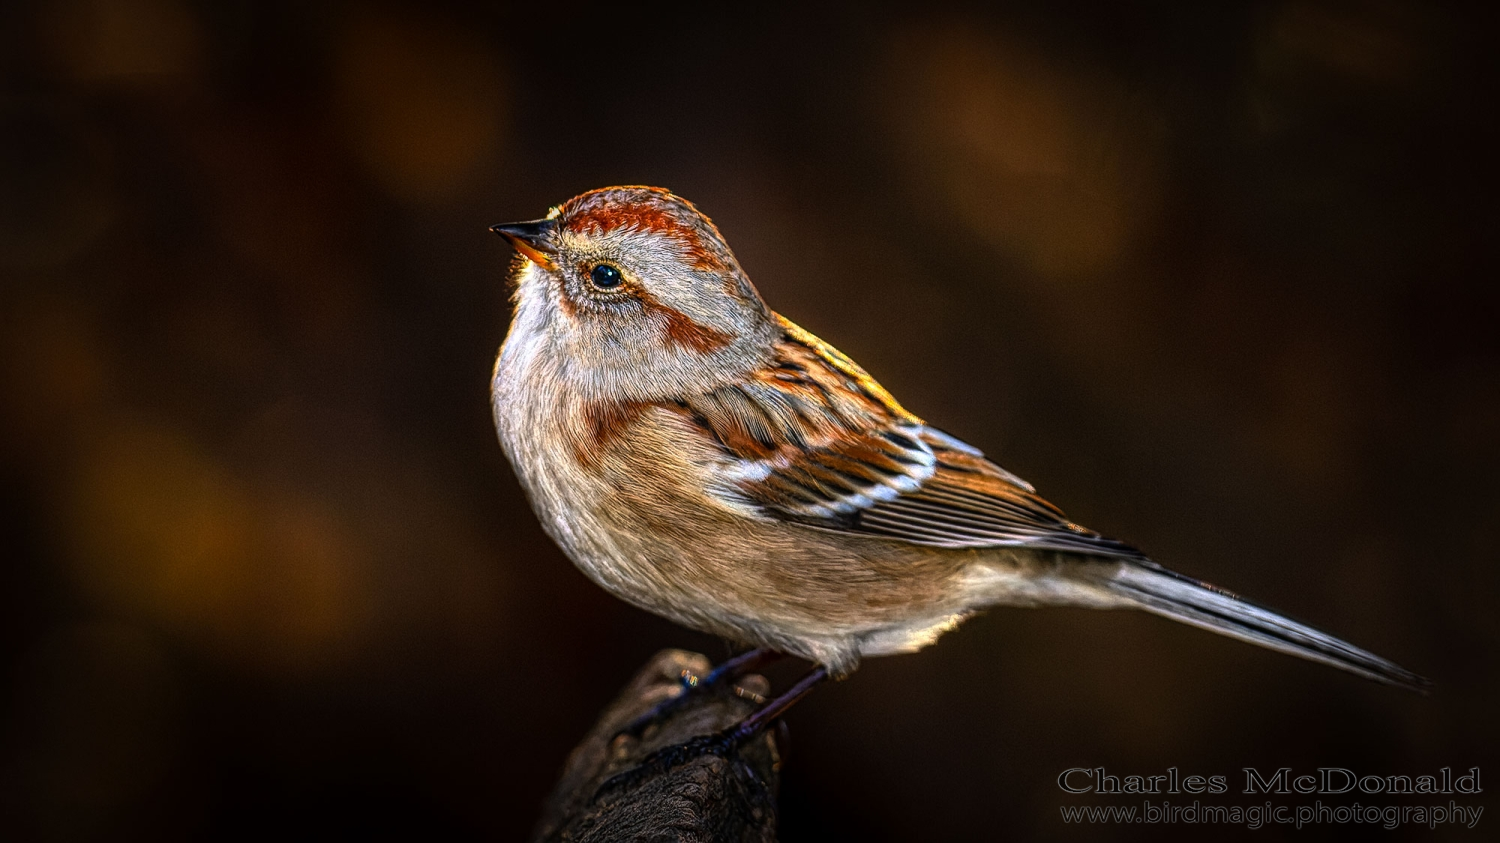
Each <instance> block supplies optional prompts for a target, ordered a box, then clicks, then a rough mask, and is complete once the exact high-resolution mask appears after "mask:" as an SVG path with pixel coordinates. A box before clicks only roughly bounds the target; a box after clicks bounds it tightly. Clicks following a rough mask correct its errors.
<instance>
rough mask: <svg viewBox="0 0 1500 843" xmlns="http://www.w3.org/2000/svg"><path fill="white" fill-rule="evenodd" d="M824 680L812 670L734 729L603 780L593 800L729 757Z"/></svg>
mask: <svg viewBox="0 0 1500 843" xmlns="http://www.w3.org/2000/svg"><path fill="white" fill-rule="evenodd" d="M747 655H748V654H747ZM725 664H726V665H727V664H729V662H725ZM827 678H828V671H827V669H826V668H822V667H818V668H814V669H813V670H812V671H810V672H809V673H808V674H807V675H805V676H803V677H802V678H801V679H800V680H798V681H797V684H796V685H793V686H792V687H791V688H790V689H789V690H788V691H787V692H786V693H784V694H782V695H781V696H779V697H777V698H776V699H774V700H771V701H770V702H769V703H767V704H766V705H765V706H764V707H763V708H761V709H760V710H759V711H757V712H755V713H754V714H752V715H750V716H749V717H746V718H745V719H744V720H741V721H740V722H739V723H737V724H735V725H734V726H731V727H729V728H728V729H724V730H722V731H719V732H714V733H712V734H708V735H699V736H697V737H694V738H689V739H688V740H685V741H683V742H682V743H677V744H673V745H671V746H664V747H662V748H661V749H658V750H656V751H655V752H652V753H651V754H650V755H647V756H646V757H645V758H644V759H642V760H641V762H640V763H639V764H637V765H636V766H634V767H632V768H630V769H628V770H625V771H624V772H621V773H617V774H615V775H613V776H611V777H610V778H608V779H606V780H605V782H604V783H603V784H601V785H599V788H598V789H597V790H595V791H594V799H595V800H596V801H597V800H598V799H599V797H600V796H601V795H603V794H605V793H608V792H609V791H612V790H619V789H626V790H628V789H630V788H632V787H634V786H635V785H637V784H639V783H640V782H642V781H645V780H646V779H648V778H651V777H653V776H657V775H661V774H662V773H665V772H667V771H668V770H671V769H673V768H675V767H680V766H682V765H683V764H687V763H689V762H691V761H693V760H695V759H698V758H703V757H705V756H717V757H719V758H729V757H730V756H731V755H733V754H734V752H735V751H736V750H738V749H739V748H740V747H741V746H743V745H744V744H745V743H746V742H748V741H749V740H751V739H752V738H754V737H756V736H757V735H759V734H760V733H761V732H764V731H765V730H766V728H767V727H769V726H770V725H771V724H772V723H774V722H776V721H777V719H779V718H780V717H781V715H783V714H785V713H786V710H787V709H789V708H791V707H792V706H793V705H794V704H796V702H797V701H798V700H800V699H802V698H803V697H805V696H807V694H808V692H809V691H811V690H812V689H813V687H814V686H816V685H817V684H818V683H820V682H822V681H823V680H825V679H827ZM680 696H681V695H679V697H680Z"/></svg>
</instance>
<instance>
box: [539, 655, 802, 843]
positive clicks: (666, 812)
mask: <svg viewBox="0 0 1500 843" xmlns="http://www.w3.org/2000/svg"><path fill="white" fill-rule="evenodd" d="M710 667H711V665H710V664H709V661H708V659H706V658H704V657H703V656H701V655H698V654H697V653H689V652H685V651H683V650H663V651H662V652H660V653H657V654H656V655H655V656H654V657H653V658H652V659H651V661H650V662H649V663H647V665H646V666H645V667H644V668H643V669H642V670H641V672H640V673H638V674H636V676H635V678H634V679H632V680H631V681H630V683H629V684H628V685H626V686H625V689H624V690H623V691H622V692H621V693H620V696H619V697H618V698H616V699H615V701H614V702H613V703H611V704H610V706H609V708H607V709H606V710H605V712H604V714H603V715H602V716H601V717H600V718H599V721H598V722H597V723H595V724H594V727H593V729H592V730H590V731H589V733H588V735H587V736H585V737H584V739H583V741H582V742H581V743H579V744H578V746H577V747H575V748H574V750H573V753H572V755H570V756H569V757H568V763H567V765H566V766H565V767H564V769H563V774H562V778H561V779H560V780H559V781H558V783H557V787H556V788H554V789H553V791H552V795H551V796H549V797H548V798H547V803H546V806H545V808H544V809H543V811H542V818H541V820H540V821H539V822H538V824H537V828H536V832H535V834H534V835H533V839H534V840H536V841H588V842H589V843H606V841H625V840H652V841H704V843H708V841H745V843H750V842H751V841H755V842H756V843H773V841H775V839H776V787H777V781H778V772H777V771H778V769H779V767H780V756H779V754H778V750H777V745H776V740H775V733H776V730H775V729H772V730H770V731H769V732H768V733H767V734H764V735H760V736H758V737H756V738H754V739H753V740H750V741H747V742H746V743H745V744H744V745H743V746H740V747H736V748H733V749H730V750H729V751H728V752H727V753H725V754H724V755H722V756H721V755H717V754H712V753H706V754H683V755H680V756H679V757H677V758H674V759H672V763H663V762H662V760H661V759H660V758H658V759H657V763H651V764H646V765H643V764H642V761H644V760H646V759H647V757H648V756H650V755H651V753H652V752H654V751H656V750H658V749H661V748H664V747H670V746H674V745H678V744H682V743H683V742H685V741H689V740H691V739H693V738H700V737H703V736H707V735H712V734H714V733H717V732H719V731H720V730H723V729H726V728H728V727H730V726H733V725H734V724H736V723H738V722H739V721H740V720H742V719H744V718H745V717H746V716H747V715H749V714H750V713H751V712H753V711H754V710H755V708H756V704H755V702H754V701H753V700H752V699H749V698H746V697H744V696H742V695H740V694H739V693H736V692H735V690H734V687H735V686H737V687H738V688H741V689H744V690H746V691H750V692H752V693H753V694H762V695H763V694H765V693H766V691H767V686H766V682H765V680H764V679H763V678H762V677H759V676H748V677H745V678H742V679H740V680H738V681H737V682H734V683H726V687H725V688H724V689H722V690H719V691H710V692H700V693H696V694H694V695H693V697H692V698H691V699H690V700H689V701H688V703H687V704H686V705H684V706H682V707H681V708H679V709H677V710H675V711H673V712H671V714H669V715H668V716H667V717H666V718H665V719H664V720H663V721H662V722H661V723H659V724H656V725H652V726H650V727H648V728H647V729H646V731H645V732H644V733H643V734H642V735H641V737H640V738H639V739H636V738H633V737H629V736H626V735H619V736H617V735H616V733H617V732H619V730H620V729H622V728H623V727H624V726H625V725H626V724H628V723H630V722H632V721H633V720H634V719H635V718H637V717H639V716H640V715H642V714H644V713H646V712H648V711H650V710H651V709H652V707H653V706H655V705H656V704H657V703H659V702H661V701H662V700H664V699H666V698H668V697H670V696H672V695H673V693H674V692H675V691H676V689H677V688H679V687H680V678H681V676H682V674H683V671H689V672H691V673H693V674H696V675H698V676H703V675H704V674H706V673H707V672H708V671H709V669H710ZM622 773H623V774H625V776H624V777H623V778H620V779H614V780H613V781H611V779H612V778H613V777H615V776H617V775H620V774H622ZM606 782H610V784H609V786H607V787H603V788H601V785H604V784H605V783H606Z"/></svg>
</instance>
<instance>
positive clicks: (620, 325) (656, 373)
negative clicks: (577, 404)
mask: <svg viewBox="0 0 1500 843" xmlns="http://www.w3.org/2000/svg"><path fill="white" fill-rule="evenodd" d="M536 246H537V248H538V250H539V251H542V252H543V253H544V259H545V260H546V264H547V265H541V264H540V263H539V262H528V263H525V264H522V266H521V268H520V272H519V276H518V279H517V280H518V282H519V291H518V294H519V297H520V303H521V307H522V308H525V307H528V306H535V305H541V306H543V307H545V309H546V311H547V313H546V314H545V320H544V321H545V324H546V333H547V335H548V338H549V340H550V342H549V345H550V346H551V347H552V353H554V354H558V355H561V356H562V357H564V358H565V361H566V365H567V366H569V368H571V369H573V370H574V371H575V372H577V374H578V375H579V376H580V377H579V378H578V380H577V381H576V382H578V383H582V384H585V385H586V386H585V387H584V388H585V390H586V391H587V392H589V393H590V394H591V395H590V397H594V398H598V399H602V400H617V401H618V400H633V401H647V400H652V399H660V398H663V397H666V396H670V395H682V394H684V393H685V392H688V391H690V390H702V389H708V388H712V387H714V386H717V385H719V384H722V383H725V382H727V381H729V380H731V379H732V378H734V377H735V376H736V375H738V374H741V373H743V372H745V371H748V370H749V369H752V368H755V367H756V366H759V365H762V364H763V363H764V362H765V361H766V360H767V359H768V358H769V354H770V348H771V345H772V343H773V342H774V341H775V338H776V335H777V331H778V329H777V326H776V323H775V320H774V319H773V317H772V315H771V313H770V311H769V310H768V309H767V308H766V306H765V304H764V303H763V302H762V301H761V300H760V297H759V296H758V295H757V294H756V292H755V290H754V288H753V287H752V286H751V285H750V282H749V280H748V279H746V278H745V276H744V273H743V271H742V270H741V269H740V268H739V264H738V263H737V262H736V261H735V260H734V256H733V255H732V254H731V253H730V252H729V249H728V247H727V246H726V245H724V243H723V241H722V239H720V237H719V235H718V232H717V231H716V230H714V228H713V225H712V223H710V222H709V221H708V220H707V218H705V217H703V216H702V215H701V214H699V213H698V212H697V211H696V209H694V208H692V206H691V205H688V204H687V203H686V202H684V201H682V200H680V199H678V198H677V197H675V196H671V195H670V194H662V193H657V192H655V191H647V190H645V189H639V188H638V189H623V190H622V189H614V190H609V191H600V192H597V193H594V194H585V195H584V196H582V197H579V198H578V199H575V200H572V201H571V202H569V203H568V204H567V205H565V206H563V207H562V208H561V209H559V210H558V211H557V212H556V213H555V215H554V217H553V218H552V219H551V224H550V226H547V230H546V233H545V236H544V238H543V239H542V240H541V241H539V242H537V243H536ZM518 315H519V310H518Z"/></svg>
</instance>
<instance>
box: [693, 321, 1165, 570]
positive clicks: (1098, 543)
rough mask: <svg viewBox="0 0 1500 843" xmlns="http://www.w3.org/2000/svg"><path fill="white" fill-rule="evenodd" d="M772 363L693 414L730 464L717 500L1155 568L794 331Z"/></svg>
mask: <svg viewBox="0 0 1500 843" xmlns="http://www.w3.org/2000/svg"><path fill="white" fill-rule="evenodd" d="M782 327H783V329H784V332H785V335H784V338H783V340H782V341H781V343H780V344H779V345H778V347H777V356H776V359H775V360H774V361H773V363H772V364H771V365H769V366H767V367H765V368H763V369H761V370H760V371H758V372H756V373H755V375H754V376H753V377H752V378H748V379H746V380H745V381H742V382H741V383H738V384H735V385H732V386H726V387H723V388H720V389H718V390H715V391H713V392H710V393H707V394H705V395H701V396H697V397H694V398H692V399H689V400H687V401H685V402H684V409H685V410H687V411H688V412H689V413H690V414H691V416H692V418H693V419H694V420H695V421H696V422H697V423H698V424H699V425H700V426H701V427H702V428H703V429H704V431H705V432H706V433H707V434H708V435H710V436H711V437H712V438H713V439H714V440H715V441H716V442H717V443H718V444H719V445H720V447H721V448H722V449H723V450H724V451H725V452H726V455H727V456H729V457H730V459H729V460H728V461H726V465H727V466H728V467H727V468H726V469H725V470H724V474H723V476H722V478H721V480H720V482H719V483H717V484H716V487H717V488H716V489H715V492H716V493H717V494H719V495H720V496H721V497H723V498H724V499H725V500H726V501H727V502H730V503H732V504H735V505H737V506H742V507H744V506H748V507H750V508H752V509H753V510H755V511H756V512H757V513H759V514H760V515H762V516H765V517H772V518H782V519H786V520H790V521H796V522H799V523H805V524H811V525H814V526H819V527H824V528H827V529H833V530H840V531H844V532H852V533H863V534H868V535H877V536H884V537H887V538H891V539H898V540H902V541H908V542H912V543H916V544H924V545H931V546H936V547H950V548H973V547H1003V546H1024V547H1031V548H1036V549H1045V550H1065V551H1072V552H1077V553H1087V554H1097V555H1105V556H1113V557H1119V558H1131V559H1139V558H1144V557H1143V556H1142V555H1141V553H1140V552H1139V551H1137V550H1136V549H1135V548H1132V547H1130V546H1129V545H1126V544H1124V543H1121V542H1117V541H1114V540H1112V539H1107V538H1104V537H1103V536H1100V535H1098V534H1097V533H1094V532H1091V531H1089V530H1086V529H1084V528H1082V527H1080V526H1078V525H1077V524H1074V523H1072V522H1070V521H1068V519H1067V518H1065V517H1064V516H1063V514H1062V512H1061V511H1059V510H1058V509H1057V507H1055V506H1053V505H1052V504H1050V503H1048V502H1047V501H1045V500H1043V499H1042V498H1040V497H1038V496H1037V494H1036V491H1035V489H1033V488H1032V487H1031V485H1030V484H1029V483H1027V482H1026V481H1024V480H1022V479H1020V478H1019V477H1016V476H1015V475H1013V474H1011V473H1010V472H1008V471H1006V470H1005V469H1003V468H1001V467H999V466H997V465H995V464H994V463H992V462H990V461H989V460H987V459H985V458H984V455H983V454H982V453H980V451H979V450H978V449H976V448H973V447H971V446H969V445H967V444H965V443H964V442H961V441H959V440H958V439H955V438H953V437H952V436H949V435H947V434H945V433H943V432H942V431H940V430H937V429H935V428H932V427H929V426H928V425H927V424H925V423H924V422H923V421H922V420H921V419H919V418H917V417H916V416H914V415H912V414H911V413H909V412H907V411H906V410H905V409H904V408H902V407H901V405H900V404H898V403H897V402H896V400H895V399H894V398H893V397H891V395H890V393H888V392H886V391H885V390H884V389H883V388H881V386H880V385H879V384H878V383H876V382H875V380H874V379H873V378H871V377H870V376H869V375H868V374H866V373H865V371H864V370H863V369H861V368H860V367H859V366H858V365H857V364H855V363H854V361H852V360H850V359H849V358H847V357H845V356H844V355H843V354H841V353H839V352H838V351H837V350H836V349H834V348H833V347H832V346H829V345H828V344H827V343H824V342H823V341H822V340H819V339H818V338H817V337H815V336H813V335H812V334H810V333H808V332H806V331H804V330H803V329H801V328H799V327H798V326H796V325H795V324H793V323H791V322H790V321H787V320H785V319H783V320H782Z"/></svg>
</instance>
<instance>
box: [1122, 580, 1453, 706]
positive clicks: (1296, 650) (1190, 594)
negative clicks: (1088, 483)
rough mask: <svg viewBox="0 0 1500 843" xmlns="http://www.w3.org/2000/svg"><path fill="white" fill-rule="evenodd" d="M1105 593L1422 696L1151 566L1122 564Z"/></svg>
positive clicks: (1348, 652)
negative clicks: (1107, 591) (1111, 593)
mask: <svg viewBox="0 0 1500 843" xmlns="http://www.w3.org/2000/svg"><path fill="white" fill-rule="evenodd" d="M1105 586H1106V588H1108V589H1109V590H1110V591H1111V592H1113V593H1114V594H1116V595H1118V596H1120V597H1123V598H1125V599H1127V600H1129V601H1131V602H1132V603H1134V604H1135V605H1137V606H1139V607H1140V608H1142V609H1145V610H1146V611H1148V612H1154V613H1155V614H1158V615H1162V616H1164V617H1168V618H1171V619H1172V620H1175V621H1181V622H1182V623H1187V624H1192V625H1193V626H1197V627H1201V628H1203V629H1207V630H1210V631H1212V632H1217V633H1219V634H1220V635H1227V636H1229V637H1231V638H1238V639H1240V640H1241V641H1248V642H1250V643H1251V644H1258V645H1260V646H1262V647H1266V648H1268V649H1271V650H1276V651H1279V652H1282V653H1288V654H1290V655H1293V656H1299V657H1301V658H1304V659H1307V660H1309V661H1315V662H1321V663H1322V664H1326V665H1331V666H1333V667H1337V668H1339V669H1341V670H1347V671H1349V672H1350V673H1353V674H1356V675H1359V676H1363V677H1365V678H1366V679H1373V680H1375V681H1376V682H1383V683H1385V684H1387V685H1396V686H1398V687H1402V688H1408V689H1410V690H1413V691H1417V692H1419V693H1426V689H1427V688H1428V687H1429V686H1430V685H1431V684H1432V683H1431V682H1429V681H1428V680H1427V679H1424V678H1423V677H1421V676H1418V675H1417V674H1415V673H1412V672H1411V671H1409V670H1407V669H1405V668H1403V667H1401V666H1399V665H1397V664H1394V663H1392V662H1389V661H1387V660H1385V659H1383V658H1381V657H1379V656H1377V655H1375V654H1374V653H1370V652H1366V651H1364V650H1361V649H1359V648H1358V647H1355V646H1354V645H1352V644H1349V643H1347V642H1344V641H1340V640H1339V639H1337V638H1334V637H1333V636H1332V635H1329V634H1327V633H1325V632H1320V631H1318V630H1316V629H1313V628H1312V627H1310V626H1307V625H1305V624H1300V623H1297V622H1296V621H1294V620H1291V619H1289V618H1286V617H1283V616H1282V615H1280V614H1278V613H1276V612H1273V611H1271V610H1270V609H1267V608H1265V607H1263V606H1257V605H1255V604H1254V603H1251V602H1250V601H1248V600H1245V599H1243V598H1241V597H1239V596H1238V595H1235V594H1232V593H1230V592H1228V591H1225V590H1224V589H1222V588H1219V587H1217V586H1213V585H1210V584H1208V583H1205V582H1201V581H1199V580H1195V579H1193V578H1192V577H1187V576H1183V575H1182V574H1179V573H1177V572H1175V571H1171V570H1168V569H1166V568H1163V567H1161V566H1160V565H1157V564H1156V563H1154V562H1150V561H1139V562H1137V561H1129V562H1123V563H1121V565H1120V567H1119V569H1118V571H1117V572H1116V573H1115V574H1114V575H1113V576H1112V577H1111V578H1110V579H1108V580H1107V581H1106V583H1105Z"/></svg>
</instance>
